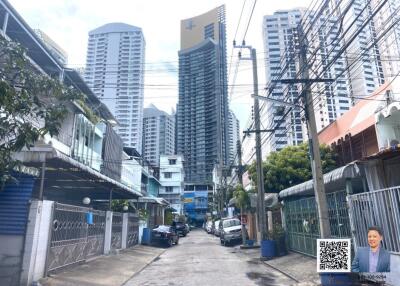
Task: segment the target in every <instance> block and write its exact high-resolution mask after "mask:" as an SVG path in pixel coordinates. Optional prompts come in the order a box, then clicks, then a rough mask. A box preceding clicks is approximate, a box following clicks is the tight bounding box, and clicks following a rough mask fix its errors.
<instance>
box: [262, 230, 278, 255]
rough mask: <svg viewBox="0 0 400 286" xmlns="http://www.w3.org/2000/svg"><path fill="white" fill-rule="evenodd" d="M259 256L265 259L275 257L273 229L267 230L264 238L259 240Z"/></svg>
mask: <svg viewBox="0 0 400 286" xmlns="http://www.w3.org/2000/svg"><path fill="white" fill-rule="evenodd" d="M261 257H262V258H265V259H272V258H274V257H276V240H275V234H274V232H273V231H268V232H267V235H266V239H264V240H262V241H261Z"/></svg>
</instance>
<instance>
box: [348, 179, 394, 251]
mask: <svg viewBox="0 0 400 286" xmlns="http://www.w3.org/2000/svg"><path fill="white" fill-rule="evenodd" d="M348 199H349V207H350V213H349V214H350V221H351V225H352V231H353V235H354V238H355V243H356V246H357V247H359V246H368V239H367V230H368V227H370V226H379V227H380V228H382V230H383V246H384V248H385V249H387V250H389V251H391V252H393V253H399V254H400V186H397V187H393V188H387V189H382V190H377V191H372V192H368V193H361V194H355V195H351V196H348Z"/></svg>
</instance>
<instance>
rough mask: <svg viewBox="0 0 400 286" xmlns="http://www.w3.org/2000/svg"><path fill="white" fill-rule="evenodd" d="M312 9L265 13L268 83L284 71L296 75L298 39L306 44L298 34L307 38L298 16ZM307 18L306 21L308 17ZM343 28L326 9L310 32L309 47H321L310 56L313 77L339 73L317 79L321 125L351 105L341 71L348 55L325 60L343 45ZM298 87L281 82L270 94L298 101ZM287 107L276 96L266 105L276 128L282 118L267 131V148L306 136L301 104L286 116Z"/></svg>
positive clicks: (264, 114) (315, 89)
mask: <svg viewBox="0 0 400 286" xmlns="http://www.w3.org/2000/svg"><path fill="white" fill-rule="evenodd" d="M305 15H306V16H305ZM308 15H309V13H308V14H307V13H306V10H304V9H294V10H287V11H277V12H275V13H274V14H273V15H267V16H264V20H263V40H264V50H265V61H266V62H265V67H266V80H267V83H270V82H271V80H274V79H278V78H281V77H282V78H288V79H294V78H297V77H298V72H299V70H300V62H299V56H298V54H299V47H300V44H304V42H302V43H299V38H301V39H303V37H302V36H300V37H299V31H301V30H299V27H300V26H299V24H300V20H301V19H302V18H304V17H308ZM304 22H307V19H306V20H305V21H303V23H304ZM339 32H340V31H339V27H338V26H337V25H336V21H335V18H334V17H330V18H328V17H327V16H324V15H322V16H321V17H320V18H319V19H318V21H317V22H316V23H315V24H314V27H313V31H312V32H311V33H308V36H307V40H308V47H307V48H308V49H310V50H315V49H317V50H318V52H317V53H316V55H313V57H314V58H313V59H312V60H311V59H310V60H309V61H308V62H310V63H311V64H310V67H309V70H310V71H312V72H313V74H311V75H310V76H311V77H312V76H314V77H315V76H316V74H318V77H319V78H326V79H328V78H335V79H336V81H335V82H334V83H327V84H325V83H322V84H315V85H313V90H312V91H313V105H314V110H315V116H316V123H317V130H318V131H319V130H321V129H323V128H324V127H325V126H327V125H329V124H330V123H331V122H333V121H334V120H336V118H337V117H339V116H341V115H342V114H343V113H344V112H346V111H347V110H349V107H350V105H351V102H350V99H349V90H348V80H347V74H346V73H345V72H343V71H344V70H345V68H346V62H345V60H343V59H338V60H337V61H336V62H335V63H334V64H333V65H331V66H328V65H327V63H328V61H327V58H328V57H329V56H330V55H331V53H335V52H337V51H338V50H339V49H340V47H341V45H342V43H341V42H340V37H339ZM315 59H316V60H315ZM300 91H301V87H300V85H287V84H280V83H277V84H276V85H275V86H274V88H273V89H272V90H271V94H270V97H271V98H272V99H276V100H279V101H285V102H288V103H298V104H300V103H301V101H300V100H298V98H299V96H300ZM287 108H288V107H285V106H282V105H279V104H277V103H274V102H266V103H265V107H263V109H262V113H261V114H262V115H261V116H262V122H266V123H267V126H268V128H276V127H277V126H278V124H279V127H277V128H276V131H275V132H274V133H273V134H266V135H264V136H268V137H269V140H267V142H268V144H267V145H266V146H265V148H264V149H263V151H264V152H265V153H268V152H270V151H276V150H280V149H282V148H283V147H285V146H287V145H298V144H300V143H303V142H305V141H306V140H307V128H306V125H305V121H304V118H303V117H302V116H303V115H302V113H301V110H300V109H293V110H292V111H290V112H289V113H288V115H287V116H284V115H285V113H286V110H287ZM279 122H281V123H279ZM265 153H264V154H265Z"/></svg>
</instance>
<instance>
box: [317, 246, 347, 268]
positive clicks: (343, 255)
mask: <svg viewBox="0 0 400 286" xmlns="http://www.w3.org/2000/svg"><path fill="white" fill-rule="evenodd" d="M350 256H351V254H350V239H317V271H318V272H350V271H351V263H350Z"/></svg>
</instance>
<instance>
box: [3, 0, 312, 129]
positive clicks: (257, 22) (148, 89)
mask: <svg viewBox="0 0 400 286" xmlns="http://www.w3.org/2000/svg"><path fill="white" fill-rule="evenodd" d="M9 2H10V3H11V5H13V7H14V8H15V9H16V10H17V12H18V13H19V14H20V15H21V16H22V17H23V18H24V20H25V21H26V22H27V23H28V25H29V26H30V27H31V28H33V29H37V28H38V29H41V30H43V31H44V32H45V33H46V34H47V35H48V36H50V37H51V38H52V39H53V40H54V41H55V42H56V43H57V44H58V45H60V46H61V47H62V48H63V49H64V50H65V51H66V52H67V53H68V66H69V67H71V68H79V67H84V66H85V62H86V49H87V41H88V33H89V31H90V30H93V29H95V28H97V27H99V26H102V25H104V24H106V23H111V22H123V23H127V24H130V25H134V26H137V27H140V28H142V30H143V33H144V37H145V40H146V56H145V61H146V67H145V91H144V98H145V99H144V106H145V107H146V106H148V105H149V104H150V103H153V104H154V105H155V106H156V107H158V108H159V109H162V110H164V111H167V112H169V113H170V112H171V110H172V109H175V108H176V103H177V101H178V51H179V49H180V21H181V20H183V19H187V18H191V17H194V16H197V15H200V14H203V13H205V12H207V11H209V10H211V9H213V8H215V7H218V6H220V5H223V4H225V6H226V25H227V62H228V76H229V85H232V84H234V85H235V86H234V87H233V89H232V87H230V88H229V90H228V94H229V99H230V109H231V110H233V112H234V113H235V114H236V116H237V118H238V119H239V121H240V128H241V129H245V128H246V127H247V126H248V124H249V122H250V121H249V114H250V110H251V105H252V102H253V99H252V98H251V94H252V93H253V87H252V83H253V78H252V69H251V62H250V61H246V60H242V61H240V62H239V63H238V60H237V52H238V50H237V49H235V50H233V49H232V41H233V38H234V37H235V35H236V37H235V39H236V42H237V43H238V44H239V43H241V42H242V40H243V38H244V34H245V31H246V28H247V27H248V29H247V33H246V37H245V40H246V44H247V45H251V46H252V47H253V48H255V49H256V50H257V59H258V82H259V90H260V94H262V90H263V89H264V87H265V84H266V83H265V72H264V69H265V64H264V63H263V52H264V47H263V42H262V19H263V16H264V15H270V14H273V13H274V12H275V11H277V10H283V9H293V8H298V7H308V6H309V5H310V2H311V0H280V1H271V0H258V1H257V0H225V1H220V0H112V1H104V0H35V1H27V0H9ZM255 2H256V4H255V9H254V12H253V14H252V17H251V19H250V15H251V11H252V9H253V5H254V3H255ZM249 19H250V21H249ZM242 54H243V56H246V53H245V52H242ZM236 69H237V73H236V72H235V71H236ZM235 75H236V76H235ZM234 78H235V79H234Z"/></svg>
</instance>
